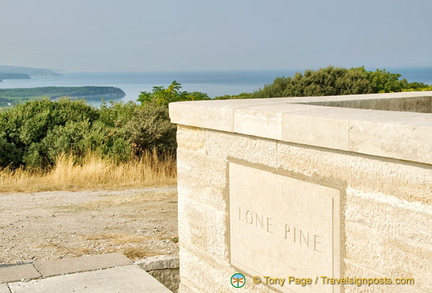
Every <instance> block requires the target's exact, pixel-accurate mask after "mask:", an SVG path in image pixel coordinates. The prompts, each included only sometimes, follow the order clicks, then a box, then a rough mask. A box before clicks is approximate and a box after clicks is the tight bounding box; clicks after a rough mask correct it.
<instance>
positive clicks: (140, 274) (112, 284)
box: [2, 265, 171, 293]
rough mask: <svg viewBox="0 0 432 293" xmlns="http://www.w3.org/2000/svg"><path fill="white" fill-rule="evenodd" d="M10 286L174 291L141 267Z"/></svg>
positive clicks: (45, 292)
mask: <svg viewBox="0 0 432 293" xmlns="http://www.w3.org/2000/svg"><path fill="white" fill-rule="evenodd" d="M9 286H10V288H11V290H12V293H96V292H103V293H143V292H146V293H170V292H171V291H170V290H168V289H167V288H166V287H165V286H163V285H162V284H161V283H159V282H158V281H157V280H156V279H154V278H153V277H152V276H150V275H149V274H148V273H147V272H145V271H144V270H142V269H141V268H139V267H138V266H137V265H128V266H122V267H116V268H111V269H105V270H98V271H92V272H84V273H76V274H70V275H64V276H56V277H51V278H48V279H39V280H33V281H29V282H19V283H11V284H9ZM2 293H3V292H2Z"/></svg>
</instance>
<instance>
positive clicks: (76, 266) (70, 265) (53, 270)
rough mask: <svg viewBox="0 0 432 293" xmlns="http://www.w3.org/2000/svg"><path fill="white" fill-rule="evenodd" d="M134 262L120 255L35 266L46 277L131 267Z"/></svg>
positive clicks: (83, 257) (114, 254) (36, 263)
mask: <svg viewBox="0 0 432 293" xmlns="http://www.w3.org/2000/svg"><path fill="white" fill-rule="evenodd" d="M132 263H133V262H132V261H131V260H130V259H128V258H127V257H126V256H124V255H123V254H120V253H110V254H102V255H89V256H82V257H76V258H69V259H61V260H52V261H43V262H39V261H37V262H35V263H34V264H33V265H34V266H35V267H36V268H37V269H38V270H39V272H41V274H42V275H43V276H44V277H50V276H56V275H62V274H70V273H76V272H85V271H91V270H98V269H106V268H112V267H116V266H124V265H130V264H132Z"/></svg>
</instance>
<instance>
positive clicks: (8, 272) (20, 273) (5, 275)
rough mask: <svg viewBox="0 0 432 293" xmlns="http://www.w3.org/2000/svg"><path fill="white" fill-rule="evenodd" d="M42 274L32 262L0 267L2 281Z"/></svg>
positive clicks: (29, 277)
mask: <svg viewBox="0 0 432 293" xmlns="http://www.w3.org/2000/svg"><path fill="white" fill-rule="evenodd" d="M40 277H41V274H39V272H38V271H37V270H36V269H35V268H34V266H33V265H31V264H25V265H14V266H8V267H3V268H0V283H6V282H15V281H21V280H22V279H36V278H40Z"/></svg>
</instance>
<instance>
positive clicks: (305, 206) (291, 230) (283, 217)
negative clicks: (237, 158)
mask: <svg viewBox="0 0 432 293" xmlns="http://www.w3.org/2000/svg"><path fill="white" fill-rule="evenodd" d="M229 186H230V187H229V188H230V192H229V193H230V252H231V264H232V265H233V266H235V267H237V268H238V269H241V270H243V271H244V272H246V273H247V274H249V275H251V276H260V277H261V278H262V283H266V279H265V276H269V277H271V278H285V279H286V280H285V283H284V285H283V286H281V285H276V284H273V285H272V286H271V287H272V288H274V289H277V290H280V291H281V292H339V290H340V289H339V288H338V287H336V286H332V285H322V278H321V276H326V277H329V278H339V277H340V233H339V231H340V230H339V227H340V216H339V195H340V192H339V190H337V189H333V188H329V187H325V186H321V185H318V184H313V183H309V182H305V181H300V180H297V179H293V178H290V177H286V176H282V175H278V174H274V173H271V172H268V171H263V170H260V169H255V168H251V167H246V166H243V165H239V164H235V163H230V165H229ZM289 276H294V277H296V278H311V279H312V285H306V286H302V285H294V284H293V283H291V284H288V277H289ZM250 280H251V279H250ZM267 280H268V281H270V280H269V279H267Z"/></svg>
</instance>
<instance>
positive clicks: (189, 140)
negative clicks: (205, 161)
mask: <svg viewBox="0 0 432 293" xmlns="http://www.w3.org/2000/svg"><path fill="white" fill-rule="evenodd" d="M205 132H206V131H205V130H204V129H201V128H194V127H186V126H181V125H179V126H178V127H177V145H178V147H179V148H183V149H188V150H193V151H195V152H199V151H200V150H201V151H203V152H204V144H205V135H206V133H205Z"/></svg>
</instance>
